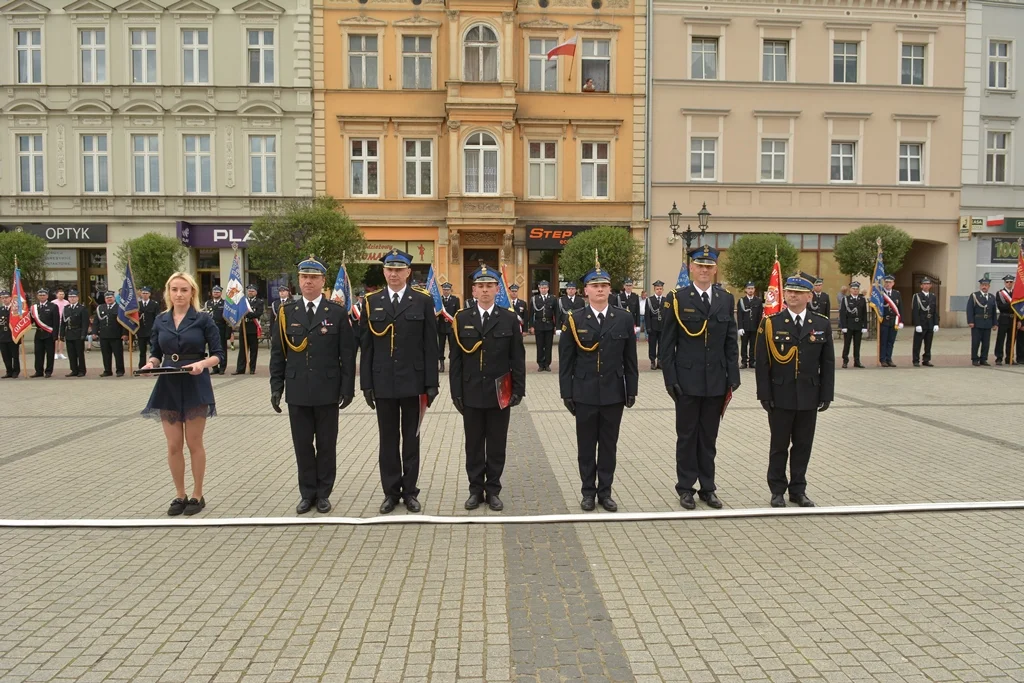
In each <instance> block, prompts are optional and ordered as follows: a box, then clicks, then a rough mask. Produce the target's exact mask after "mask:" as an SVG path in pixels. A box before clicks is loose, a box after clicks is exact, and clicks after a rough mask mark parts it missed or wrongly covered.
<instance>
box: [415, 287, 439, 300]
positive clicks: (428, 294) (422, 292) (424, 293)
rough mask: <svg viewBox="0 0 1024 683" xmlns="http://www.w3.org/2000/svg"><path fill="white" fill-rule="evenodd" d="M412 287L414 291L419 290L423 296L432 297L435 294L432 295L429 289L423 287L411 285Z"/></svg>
mask: <svg viewBox="0 0 1024 683" xmlns="http://www.w3.org/2000/svg"><path fill="white" fill-rule="evenodd" d="M410 289H412V291H414V292H419V293H420V294H422V295H423V296H429V297H430V298H431V299H433V298H434V297H433V295H431V293H430V292H428V291H427V290H425V289H423V288H422V287H411V288H410Z"/></svg>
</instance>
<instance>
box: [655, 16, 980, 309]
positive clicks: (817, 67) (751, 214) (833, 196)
mask: <svg viewBox="0 0 1024 683" xmlns="http://www.w3.org/2000/svg"><path fill="white" fill-rule="evenodd" d="M653 8H654V9H653V16H652V27H653V37H652V57H651V62H652V74H651V75H652V79H651V97H650V107H651V119H652V124H651V142H650V155H651V172H650V178H651V192H650V197H651V206H650V213H651V228H650V252H649V253H650V259H651V278H650V279H654V278H661V279H662V280H665V281H667V282H672V281H674V280H675V277H676V274H677V271H678V269H679V264H680V260H681V258H682V255H681V250H680V246H679V243H678V242H673V241H672V240H671V233H670V230H669V223H668V218H667V214H668V212H669V210H670V209H671V207H672V203H673V202H676V203H677V204H678V207H679V210H680V211H682V213H683V215H684V218H683V223H684V224H685V223H686V222H687V216H690V217H691V218H690V222H691V223H692V224H693V226H694V227H696V225H697V217H696V213H697V212H698V210H700V208H701V206H702V205H703V204H704V203H706V204H707V208H708V210H709V211H710V212H711V214H712V216H711V219H710V223H709V230H708V232H707V235H706V239H705V241H706V242H708V243H710V244H712V245H716V246H717V247H718V248H719V249H721V250H723V254H724V256H723V258H726V259H727V258H728V248H729V246H730V245H731V244H732V242H733V241H734V240H735V239H737V237H739V236H742V235H744V234H747V233H760V232H774V233H780V234H784V235H786V236H787V237H788V238H789V240H790V241H791V242H792V243H793V244H794V245H796V246H797V247H799V248H800V249H801V259H800V263H801V268H802V269H803V270H805V271H807V272H810V273H814V274H818V275H820V276H822V277H823V278H824V279H825V282H826V289H827V290H828V291H831V292H832V293H833V296H834V294H835V292H836V291H837V290H838V289H839V288H840V286H841V285H843V284H845V283H846V282H847V277H846V276H844V275H842V274H841V273H840V272H839V269H838V266H837V265H836V262H835V260H834V258H833V256H832V250H833V248H834V246H835V242H836V239H837V238H838V237H840V236H842V235H843V234H845V233H847V232H849V231H850V230H853V229H856V228H858V227H860V226H861V225H865V224H871V223H889V224H893V225H896V226H897V227H899V228H901V229H903V230H906V231H907V232H908V233H910V235H911V236H912V237H913V238H914V246H913V249H912V251H911V252H910V254H908V256H907V259H906V261H905V263H904V265H903V267H902V269H901V270H900V271H899V272H898V273H896V278H897V287H900V288H902V289H903V290H904V291H913V290H914V289H916V285H917V282H918V281H919V280H920V278H921V277H923V276H924V275H928V276H930V277H932V278H933V279H936V280H938V281H939V282H940V285H939V288H938V291H939V294H940V299H941V300H942V301H943V304H944V305H945V306H948V303H949V297H948V295H949V293H950V292H952V291H955V289H956V287H957V280H956V278H957V268H956V259H957V256H956V251H957V249H956V242H957V236H956V235H957V216H958V211H959V193H960V192H959V188H960V174H959V172H958V170H957V169H958V166H959V163H958V159H959V156H960V154H959V150H960V146H961V145H960V138H961V135H962V120H963V119H962V109H963V92H964V90H963V77H962V74H963V67H964V54H963V45H964V23H965V10H964V4H963V3H962V2H932V1H925V2H913V3H911V2H893V3H886V4H884V5H880V4H871V5H857V6H853V5H850V4H849V3H845V2H836V1H834V0H825V1H824V2H820V3H815V4H813V5H807V4H799V5H794V4H787V5H779V4H777V3H759V2H750V1H747V2H738V1H734V0H726V1H724V2H718V3H715V4H714V5H710V6H709V5H706V4H704V3H700V2H691V1H689V0H654V5H653ZM755 46H756V49H755ZM669 244H672V245H673V246H672V247H671V248H669V247H668V246H667V245H669ZM904 298H905V299H906V300H908V301H909V297H904Z"/></svg>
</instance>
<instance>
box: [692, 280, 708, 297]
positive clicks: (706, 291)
mask: <svg viewBox="0 0 1024 683" xmlns="http://www.w3.org/2000/svg"><path fill="white" fill-rule="evenodd" d="M693 288H694V289H696V290H697V296H700V297H701V298H703V296H704V295H705V294H707V295H708V298H709V299H710V298H711V287H708V288H707V289H701V288H700V287H698V286H697V284H696V283H694V285H693Z"/></svg>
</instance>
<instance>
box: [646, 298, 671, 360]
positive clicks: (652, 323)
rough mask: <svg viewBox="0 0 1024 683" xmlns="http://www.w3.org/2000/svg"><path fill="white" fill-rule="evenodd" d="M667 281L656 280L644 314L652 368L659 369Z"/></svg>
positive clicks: (648, 353)
mask: <svg viewBox="0 0 1024 683" xmlns="http://www.w3.org/2000/svg"><path fill="white" fill-rule="evenodd" d="M666 315H668V314H667V313H666V311H665V283H664V282H662V281H661V280H655V281H654V294H652V295H651V296H649V297H647V312H646V313H645V314H644V325H645V326H646V327H647V355H648V356H649V357H650V359H651V370H657V369H658V363H659V361H658V356H659V353H658V348H659V346H660V341H661V331H662V329H664V326H665V316H666Z"/></svg>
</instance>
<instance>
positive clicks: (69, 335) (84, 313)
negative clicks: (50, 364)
mask: <svg viewBox="0 0 1024 683" xmlns="http://www.w3.org/2000/svg"><path fill="white" fill-rule="evenodd" d="M151 322H152V321H151ZM88 333H89V307H88V306H85V305H83V304H81V303H79V301H78V290H77V289H72V290H71V291H69V292H68V305H67V306H65V307H64V319H63V320H62V321H61V327H60V338H61V339H63V340H64V346H65V348H67V350H68V364H69V365H70V366H71V372H69V373H68V374H66V375H64V376H65V377H85V336H86V335H87V334H88Z"/></svg>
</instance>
